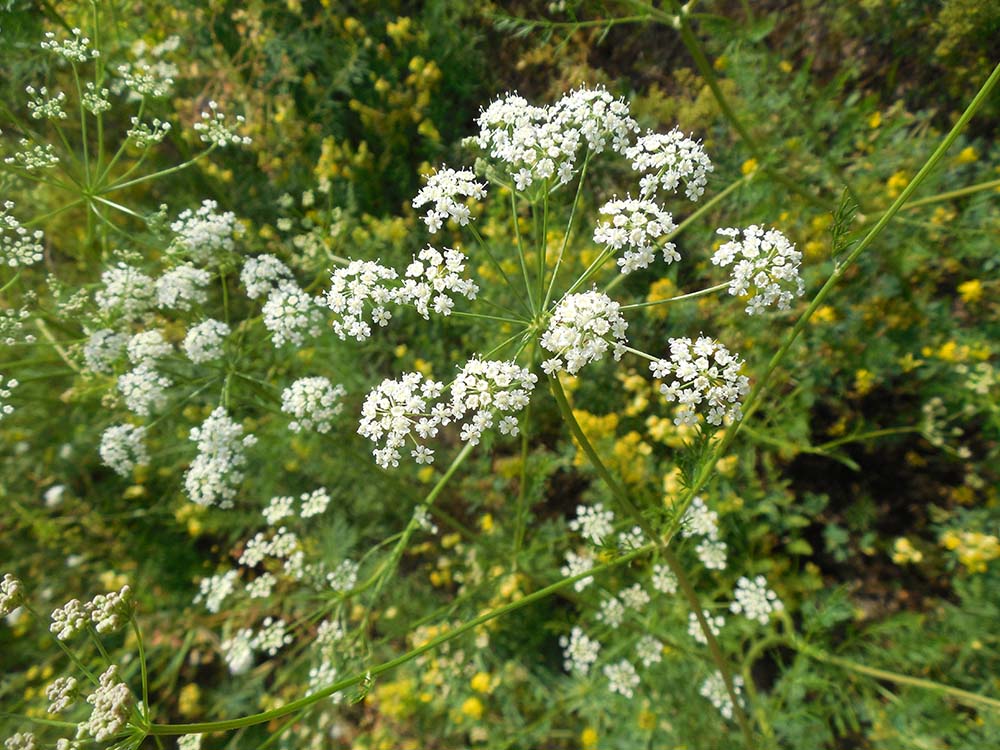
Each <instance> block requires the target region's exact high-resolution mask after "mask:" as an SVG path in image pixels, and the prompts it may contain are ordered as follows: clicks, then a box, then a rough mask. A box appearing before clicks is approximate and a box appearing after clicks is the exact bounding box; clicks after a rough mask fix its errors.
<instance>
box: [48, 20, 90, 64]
mask: <svg viewBox="0 0 1000 750" xmlns="http://www.w3.org/2000/svg"><path fill="white" fill-rule="evenodd" d="M71 33H72V34H73V38H72V39H63V40H61V41H60V40H57V39H56V35H55V32H52V31H47V32H45V40H44V41H43V42H41V44H40V46H41V48H42V49H44V50H48V51H49V52H52V53H53V54H56V55H59V57H62V58H64V59H66V60H69V61H70V62H78V63H85V62H87V61H88V60H93V59H95V58H98V57H100V56H101V53H100V52H98V51H97V50H96V49H92V48H91V46H90V39H88V38H87V37H85V36H83V32H82V31H80V29H78V28H75V27H74V28H73V29H72V30H71Z"/></svg>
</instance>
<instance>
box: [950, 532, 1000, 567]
mask: <svg viewBox="0 0 1000 750" xmlns="http://www.w3.org/2000/svg"><path fill="white" fill-rule="evenodd" d="M941 545H942V546H943V547H944V548H945V549H948V550H951V551H952V552H956V553H957V555H958V561H959V562H960V563H961V564H962V565H963V566H964V567H965V569H966V570H968V571H969V572H970V573H984V572H985V571H986V565H987V563H989V562H990V561H992V560H996V559H997V558H998V557H1000V539H998V538H997V537H995V536H993V535H992V534H983V533H981V532H979V531H946V532H945V533H944V534H942V535H941Z"/></svg>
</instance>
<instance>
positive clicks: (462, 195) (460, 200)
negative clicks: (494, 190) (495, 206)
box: [413, 166, 486, 234]
mask: <svg viewBox="0 0 1000 750" xmlns="http://www.w3.org/2000/svg"><path fill="white" fill-rule="evenodd" d="M485 197H486V184H485V183H482V182H476V175H475V173H474V172H473V171H472V170H471V169H449V168H447V167H444V166H442V167H441V168H439V169H438V170H437V172H435V173H434V174H432V175H431V176H430V177H428V178H427V185H425V186H424V187H423V188H422V189H421V190H420V192H419V193H417V195H416V197H415V198H414V199H413V207H414V208H420V207H421V206H424V205H426V204H428V203H430V204H431V207H430V208H428V209H427V211H426V212H425V213H424V215H423V220H424V223H425V224H426V225H427V231H429V232H430V233H431V234H434V233H436V232H437V231H438V230H439V229H440V228H441V226H442V224H444V222H446V221H448V220H449V219H452V220H454V221H455V222H456V223H457V224H459V225H460V226H463V227H464V226H465V225H466V224H468V223H469V221H470V220H471V218H472V213H471V212H470V211H469V207H468V205H466V204H467V202H468V200H469V199H470V198H471V199H473V200H483V198H485Z"/></svg>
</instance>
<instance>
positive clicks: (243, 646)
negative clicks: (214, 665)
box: [219, 628, 253, 675]
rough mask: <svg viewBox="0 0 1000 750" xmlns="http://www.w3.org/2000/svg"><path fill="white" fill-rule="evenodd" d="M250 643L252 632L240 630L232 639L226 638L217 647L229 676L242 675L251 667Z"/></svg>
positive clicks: (251, 646) (251, 650) (247, 629)
mask: <svg viewBox="0 0 1000 750" xmlns="http://www.w3.org/2000/svg"><path fill="white" fill-rule="evenodd" d="M252 641H253V631H252V630H251V629H250V628H240V629H239V630H238V631H236V633H235V634H234V635H233V636H232V637H230V638H226V639H225V640H224V641H222V643H221V644H220V645H219V650H220V651H222V658H223V659H224V660H225V662H226V665H227V666H228V667H229V671H230V673H231V674H234V675H236V674H243V673H244V672H246V671H247V670H248V669H250V667H252V666H253V645H251V644H252Z"/></svg>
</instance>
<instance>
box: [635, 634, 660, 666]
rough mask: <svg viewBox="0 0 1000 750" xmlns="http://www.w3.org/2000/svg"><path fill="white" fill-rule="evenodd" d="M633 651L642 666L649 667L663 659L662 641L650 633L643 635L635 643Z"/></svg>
mask: <svg viewBox="0 0 1000 750" xmlns="http://www.w3.org/2000/svg"><path fill="white" fill-rule="evenodd" d="M635 652H636V655H637V656H638V657H639V661H641V662H642V666H644V667H651V666H653V665H654V664H659V663H660V662H661V661H663V642H662V641H660V640H658V639H656V638H654V637H653V636H651V635H644V636H643V637H642V638H640V639H639V642H638V643H637V644H635Z"/></svg>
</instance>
